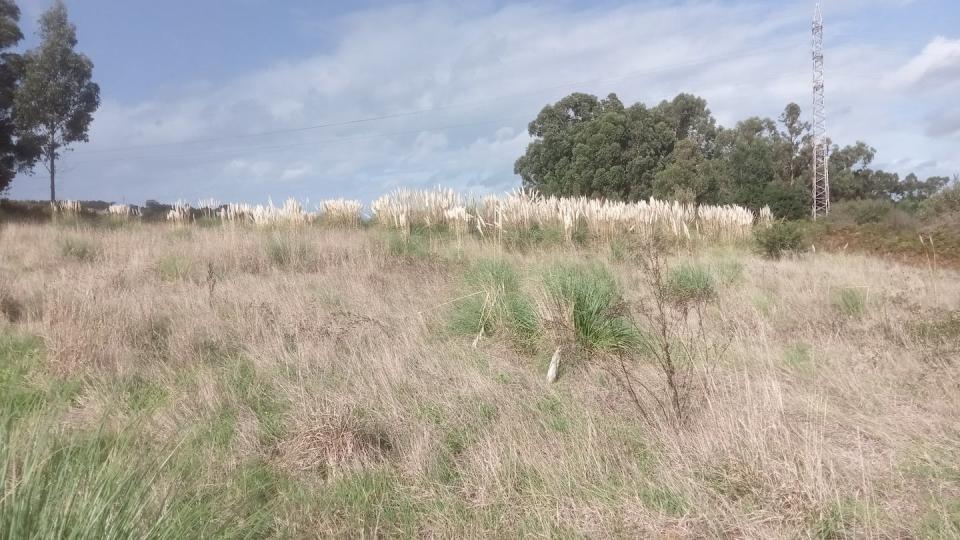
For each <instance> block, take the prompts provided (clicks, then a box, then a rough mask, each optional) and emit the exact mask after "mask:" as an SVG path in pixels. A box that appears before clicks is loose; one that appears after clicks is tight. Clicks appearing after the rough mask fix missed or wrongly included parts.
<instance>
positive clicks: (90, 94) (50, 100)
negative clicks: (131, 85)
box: [14, 0, 100, 201]
mask: <svg viewBox="0 0 960 540" xmlns="http://www.w3.org/2000/svg"><path fill="white" fill-rule="evenodd" d="M39 33H40V37H41V40H42V41H41V44H40V45H39V46H38V47H37V48H35V49H31V50H30V51H28V52H27V53H26V55H25V56H24V76H23V82H22V84H21V85H20V87H19V88H18V89H17V92H16V97H15V103H14V108H15V117H16V124H17V127H18V128H19V130H20V131H21V133H22V134H24V136H25V137H33V138H35V140H36V141H37V144H38V146H39V149H40V154H41V157H40V161H41V162H42V163H43V165H44V166H45V167H46V169H47V171H49V173H50V200H51V201H56V200H57V190H56V177H57V159H58V158H59V157H60V155H61V151H62V150H63V149H65V148H67V147H68V146H70V145H71V144H73V143H75V142H86V141H88V140H89V137H88V131H89V128H90V124H91V122H92V121H93V113H94V112H95V111H96V110H97V108H99V106H100V87H99V86H98V85H97V83H95V82H93V80H92V78H93V62H91V61H90V59H89V58H87V56H86V55H84V54H82V53H78V52H76V51H75V50H74V47H76V45H77V29H76V27H75V26H74V25H73V23H71V22H70V20H69V19H68V18H67V8H66V6H65V5H64V4H63V2H62V1H61V0H57V1H56V2H55V3H54V4H53V6H52V7H51V8H50V9H49V10H47V11H46V12H45V13H44V14H43V15H41V17H40V32H39Z"/></svg>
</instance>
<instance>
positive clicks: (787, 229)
mask: <svg viewBox="0 0 960 540" xmlns="http://www.w3.org/2000/svg"><path fill="white" fill-rule="evenodd" d="M753 238H754V241H755V242H756V244H757V247H758V248H759V250H760V252H761V253H762V254H763V255H765V256H766V257H769V258H771V259H779V258H780V257H783V255H784V254H787V253H798V252H800V251H801V246H802V245H803V232H802V231H801V229H800V225H799V224H798V223H796V222H792V221H780V222H777V223H774V224H772V225H770V226H769V227H757V228H756V230H754V233H753Z"/></svg>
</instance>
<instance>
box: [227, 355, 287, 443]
mask: <svg viewBox="0 0 960 540" xmlns="http://www.w3.org/2000/svg"><path fill="white" fill-rule="evenodd" d="M227 382H228V384H229V385H230V387H231V389H232V390H233V392H234V394H235V395H236V396H237V399H238V400H239V401H240V402H241V403H243V404H244V405H246V406H247V407H249V408H250V410H251V411H253V414H254V415H255V416H256V417H257V421H258V423H259V425H260V440H261V442H263V443H264V444H268V445H270V444H273V443H275V442H276V441H277V440H279V439H280V438H281V437H282V436H283V434H284V432H285V425H284V419H283V413H284V411H286V409H287V407H286V403H285V402H284V401H282V400H281V399H280V398H279V397H278V396H277V393H276V390H275V388H274V387H273V385H272V384H271V383H270V382H269V381H267V380H265V379H264V378H262V377H260V376H259V375H258V374H257V371H256V367H255V366H254V364H253V362H251V361H250V360H249V359H246V358H241V359H238V360H237V361H236V362H235V363H234V365H233V366H232V369H231V370H230V372H229V374H228V378H227Z"/></svg>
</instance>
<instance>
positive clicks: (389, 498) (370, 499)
mask: <svg viewBox="0 0 960 540" xmlns="http://www.w3.org/2000/svg"><path fill="white" fill-rule="evenodd" d="M318 506H319V508H318V510H319V511H320V513H321V514H322V515H323V516H324V517H325V520H324V523H325V525H326V526H327V527H329V528H330V529H331V530H328V531H327V535H330V536H339V535H340V534H343V533H349V534H348V536H361V537H368V536H369V537H375V536H388V537H394V536H401V537H413V536H416V535H417V524H418V521H419V520H418V519H417V514H418V506H417V504H416V502H415V501H414V499H412V498H411V497H410V496H409V495H408V494H407V493H406V492H405V490H404V488H403V486H402V484H401V483H400V479H399V478H398V477H397V476H396V475H395V474H393V473H391V472H390V471H388V470H384V469H374V470H367V471H360V472H357V473H355V474H353V475H350V476H347V477H345V478H342V479H339V480H337V481H335V482H333V483H332V484H330V485H329V486H327V487H325V489H324V490H323V491H321V492H320V494H319V501H318ZM336 533H340V534H336Z"/></svg>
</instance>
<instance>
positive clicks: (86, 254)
mask: <svg viewBox="0 0 960 540" xmlns="http://www.w3.org/2000/svg"><path fill="white" fill-rule="evenodd" d="M60 253H61V254H63V256H64V257H67V258H68V259H74V260H77V261H82V262H91V261H93V260H95V259H96V258H97V255H98V254H99V249H98V248H97V246H96V244H94V243H93V242H91V241H89V240H86V239H82V238H76V237H73V236H67V237H64V238H63V240H61V241H60Z"/></svg>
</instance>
